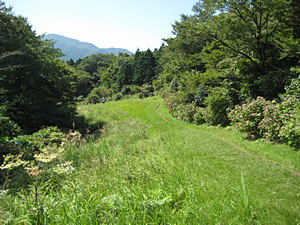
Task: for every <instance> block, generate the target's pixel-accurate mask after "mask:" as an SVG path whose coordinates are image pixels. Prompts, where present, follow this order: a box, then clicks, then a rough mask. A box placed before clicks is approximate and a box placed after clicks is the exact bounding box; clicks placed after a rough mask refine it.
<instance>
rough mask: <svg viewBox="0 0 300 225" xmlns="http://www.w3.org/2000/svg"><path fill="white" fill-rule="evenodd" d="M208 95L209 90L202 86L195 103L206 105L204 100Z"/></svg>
mask: <svg viewBox="0 0 300 225" xmlns="http://www.w3.org/2000/svg"><path fill="white" fill-rule="evenodd" d="M207 96H208V92H207V91H206V90H205V88H204V87H200V88H199V89H198V91H197V93H196V95H195V103H196V105H197V106H201V107H203V106H204V101H205V99H206V98H207Z"/></svg>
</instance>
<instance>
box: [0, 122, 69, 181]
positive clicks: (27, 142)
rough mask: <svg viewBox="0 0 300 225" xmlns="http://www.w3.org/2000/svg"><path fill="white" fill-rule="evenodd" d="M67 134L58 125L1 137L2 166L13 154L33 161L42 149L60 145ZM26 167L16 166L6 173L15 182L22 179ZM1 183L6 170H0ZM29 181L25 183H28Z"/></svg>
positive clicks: (0, 161) (0, 156)
mask: <svg viewBox="0 0 300 225" xmlns="http://www.w3.org/2000/svg"><path fill="white" fill-rule="evenodd" d="M65 136H66V135H65V134H64V133H62V132H61V131H60V130H59V129H58V128H57V127H48V128H44V129H41V130H39V131H38V132H36V133H34V134H32V135H24V136H18V137H14V138H9V137H5V138H0V152H1V154H0V166H1V165H2V164H3V162H4V157H5V156H6V155H12V156H14V157H15V158H17V157H18V156H21V158H20V160H23V161H24V160H25V161H31V160H34V155H36V154H39V153H40V152H41V149H43V148H47V147H48V146H54V147H57V146H60V145H61V144H62V142H63V139H64V138H65ZM23 170H24V168H22V166H21V165H20V166H16V169H14V170H12V171H10V172H9V173H7V174H6V176H7V177H9V178H10V179H12V181H13V182H15V180H18V181H19V182H23V181H24V180H23V179H21V180H22V181H20V174H23V175H24V173H23V172H24V171H23ZM0 172H1V173H0V180H1V183H2V182H3V181H4V171H3V170H0ZM26 183H27V182H25V183H24V185H26Z"/></svg>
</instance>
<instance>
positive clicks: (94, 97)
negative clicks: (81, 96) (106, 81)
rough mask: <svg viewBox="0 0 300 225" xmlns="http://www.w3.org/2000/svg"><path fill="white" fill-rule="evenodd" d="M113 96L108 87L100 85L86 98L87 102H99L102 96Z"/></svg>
mask: <svg viewBox="0 0 300 225" xmlns="http://www.w3.org/2000/svg"><path fill="white" fill-rule="evenodd" d="M109 96H111V90H109V89H107V88H106V87H103V86H99V87H95V88H94V89H93V90H92V91H91V93H90V94H89V95H88V96H87V98H86V100H85V101H86V103H98V102H101V98H102V97H104V98H108V97H109Z"/></svg>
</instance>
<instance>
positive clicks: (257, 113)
mask: <svg viewBox="0 0 300 225" xmlns="http://www.w3.org/2000/svg"><path fill="white" fill-rule="evenodd" d="M265 104H266V100H265V99H264V98H263V97H257V98H256V99H253V100H252V101H251V102H248V103H246V104H243V105H241V106H240V105H237V106H235V108H234V109H233V110H231V111H230V112H229V114H228V117H229V119H230V120H231V124H232V125H233V126H234V127H235V128H237V129H238V130H240V131H243V132H247V137H248V138H250V139H255V138H260V137H261V131H260V129H259V124H260V122H261V121H262V119H263V118H264V107H265Z"/></svg>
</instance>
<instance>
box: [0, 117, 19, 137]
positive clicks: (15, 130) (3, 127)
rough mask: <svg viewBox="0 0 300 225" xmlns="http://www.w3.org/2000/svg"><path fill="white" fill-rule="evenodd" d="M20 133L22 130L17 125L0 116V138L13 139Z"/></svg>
mask: <svg viewBox="0 0 300 225" xmlns="http://www.w3.org/2000/svg"><path fill="white" fill-rule="evenodd" d="M21 133H22V129H21V128H20V127H19V125H18V124H16V123H14V122H13V121H11V120H10V119H9V117H5V116H2V115H1V114H0V138H1V137H15V136H17V135H20V134H21Z"/></svg>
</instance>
